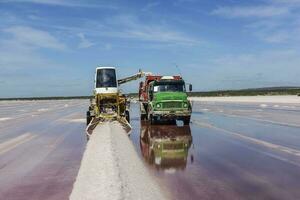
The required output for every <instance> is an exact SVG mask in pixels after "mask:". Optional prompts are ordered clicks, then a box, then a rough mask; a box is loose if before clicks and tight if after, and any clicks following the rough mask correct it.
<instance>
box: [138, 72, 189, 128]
mask: <svg viewBox="0 0 300 200" xmlns="http://www.w3.org/2000/svg"><path fill="white" fill-rule="evenodd" d="M189 91H192V85H191V84H189ZM139 100H140V111H141V120H149V121H150V122H151V124H154V123H156V122H162V121H171V120H172V121H174V120H182V121H183V122H184V125H188V124H189V123H190V119H191V113H192V106H191V103H190V101H189V100H188V95H187V93H186V83H185V82H184V80H183V79H182V77H181V76H153V75H148V76H146V78H145V81H144V82H141V83H140V88H139Z"/></svg>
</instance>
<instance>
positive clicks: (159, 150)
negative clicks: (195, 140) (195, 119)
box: [140, 124, 193, 170]
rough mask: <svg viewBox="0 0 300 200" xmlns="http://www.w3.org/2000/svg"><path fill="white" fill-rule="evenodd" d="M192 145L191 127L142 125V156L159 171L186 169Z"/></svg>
mask: <svg viewBox="0 0 300 200" xmlns="http://www.w3.org/2000/svg"><path fill="white" fill-rule="evenodd" d="M191 144H192V135H191V128H190V126H182V127H178V126H176V125H156V126H155V125H149V124H141V132H140V147H141V152H142V155H143V157H144V158H145V160H146V161H147V162H148V163H149V164H150V165H153V166H155V167H156V168H157V169H182V170H183V169H185V168H186V165H187V160H188V152H189V148H190V146H191ZM191 161H193V159H192V156H191Z"/></svg>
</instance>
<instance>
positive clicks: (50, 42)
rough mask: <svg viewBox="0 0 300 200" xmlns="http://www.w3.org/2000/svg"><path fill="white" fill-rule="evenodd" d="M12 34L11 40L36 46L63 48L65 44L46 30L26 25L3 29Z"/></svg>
mask: <svg viewBox="0 0 300 200" xmlns="http://www.w3.org/2000/svg"><path fill="white" fill-rule="evenodd" d="M3 31H4V32H6V33H8V34H10V35H11V36H12V38H13V39H12V41H14V42H17V43H20V44H23V45H28V46H30V47H33V48H34V47H36V48H49V49H56V50H64V49H66V46H65V45H64V44H62V43H61V42H60V41H58V40H57V39H56V38H55V37H54V36H52V35H51V34H49V33H48V32H46V31H42V30H38V29H34V28H31V27H27V26H12V27H9V28H6V29H3Z"/></svg>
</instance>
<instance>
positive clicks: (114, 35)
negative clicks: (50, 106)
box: [0, 0, 300, 97]
mask: <svg viewBox="0 0 300 200" xmlns="http://www.w3.org/2000/svg"><path fill="white" fill-rule="evenodd" d="M98 65H112V66H117V67H118V72H119V77H124V76H127V75H131V74H133V73H135V72H137V71H138V69H139V68H142V69H143V70H144V71H151V72H153V73H155V74H165V75H175V74H178V73H181V74H182V75H183V76H184V78H185V79H186V81H187V82H190V83H193V86H194V87H193V88H194V90H195V91H207V90H219V89H240V88H252V87H269V86H299V85H300V78H299V77H300V0H260V1H257V0H251V1H243V0H240V1H238V0H227V1H223V0H199V1H197V0H172V1H171V0H161V1H141V0H132V1H97V0H94V1H93V0H90V1H87V0H86V1H84V0H79V1H75V0H74V1H71V0H0V91H1V93H0V97H20V96H21V97H29V96H61V95H66V96H68V95H89V94H91V90H92V87H93V74H94V69H95V67H96V66H98ZM176 65H177V66H178V68H179V69H178V68H177V67H176ZM137 86H138V82H132V83H130V84H128V85H126V86H124V87H123V88H122V89H123V90H124V92H136V91H137Z"/></svg>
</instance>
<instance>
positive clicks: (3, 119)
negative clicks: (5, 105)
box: [0, 117, 12, 122]
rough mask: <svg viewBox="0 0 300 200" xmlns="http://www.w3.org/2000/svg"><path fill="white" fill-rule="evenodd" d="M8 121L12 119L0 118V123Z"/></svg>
mask: <svg viewBox="0 0 300 200" xmlns="http://www.w3.org/2000/svg"><path fill="white" fill-rule="evenodd" d="M10 119H12V118H10V117H2V118H0V122H1V121H2V122H3V121H7V120H10Z"/></svg>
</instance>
